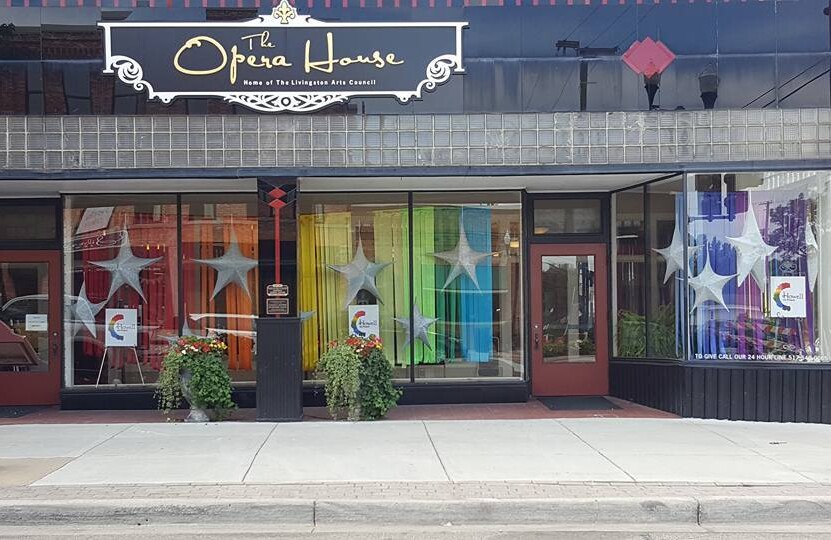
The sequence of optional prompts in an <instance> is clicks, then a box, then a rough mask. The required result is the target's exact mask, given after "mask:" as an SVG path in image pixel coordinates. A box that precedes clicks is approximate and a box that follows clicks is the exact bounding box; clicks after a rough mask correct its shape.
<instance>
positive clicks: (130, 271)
mask: <svg viewBox="0 0 831 540" xmlns="http://www.w3.org/2000/svg"><path fill="white" fill-rule="evenodd" d="M159 260H161V257H152V258H150V259H144V258H142V257H136V256H135V255H133V248H132V247H130V235H129V234H128V233H127V229H126V228H125V229H124V231H123V233H122V235H121V245H120V246H119V248H118V255H116V257H115V259H110V260H109V261H91V262H92V264H94V265H95V266H99V267H101V268H104V269H106V270H108V271H109V272H110V292H109V294H108V295H107V298H108V299H109V298H112V296H113V294H114V293H115V291H117V290H118V289H119V288H120V287H121V286H122V285H129V286H130V287H131V288H132V289H133V290H134V291H136V292H137V293H139V296H141V299H142V300H144V301H145V302H146V301H147V299H146V298H145V297H144V291H143V290H142V288H141V279H140V278H139V273H140V272H141V271H142V269H144V268H145V267H147V266H150V265H151V264H153V263H154V262H156V261H159Z"/></svg>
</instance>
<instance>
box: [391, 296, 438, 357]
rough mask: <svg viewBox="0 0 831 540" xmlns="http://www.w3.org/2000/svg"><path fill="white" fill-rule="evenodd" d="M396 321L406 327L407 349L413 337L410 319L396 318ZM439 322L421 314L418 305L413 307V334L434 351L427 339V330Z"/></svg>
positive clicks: (405, 343) (405, 344)
mask: <svg viewBox="0 0 831 540" xmlns="http://www.w3.org/2000/svg"><path fill="white" fill-rule="evenodd" d="M394 320H395V322H397V323H398V324H400V325H401V326H403V327H404V331H405V332H406V335H407V339H406V340H405V341H404V345H403V346H404V347H406V346H407V345H408V344H409V343H410V341H411V340H412V336H411V335H410V319H409V318H408V317H396V318H394ZM437 320H438V319H430V318H428V317H425V316H424V315H422V314H421V310H419V309H418V306H417V305H414V306H413V332H414V333H415V337H416V339H418V340H420V341H421V342H422V343H424V346H425V347H427V348H428V349H430V350H432V348H431V347H430V341H429V338H428V337H427V328H428V327H429V326H430V325H431V324H433V323H435V322H436V321H437Z"/></svg>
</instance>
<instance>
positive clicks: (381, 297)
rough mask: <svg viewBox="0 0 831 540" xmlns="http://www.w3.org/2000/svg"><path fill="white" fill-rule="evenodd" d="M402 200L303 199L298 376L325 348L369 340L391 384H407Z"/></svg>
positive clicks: (311, 371) (310, 371)
mask: <svg viewBox="0 0 831 540" xmlns="http://www.w3.org/2000/svg"><path fill="white" fill-rule="evenodd" d="M408 219H409V218H408V212H407V195H406V194H401V193H394V194H353V195H344V194H342V193H338V194H303V195H302V196H301V197H300V216H299V217H298V223H297V227H298V235H297V236H298V254H297V257H298V279H299V281H300V299H299V311H300V314H301V316H303V317H308V318H307V320H306V322H305V323H304V325H303V371H304V374H305V378H306V379H316V378H317V374H316V372H315V370H316V368H317V361H318V359H319V358H320V355H321V354H322V353H323V352H324V351H325V350H326V347H327V345H328V343H329V342H331V341H334V340H340V339H344V338H346V337H347V336H349V335H358V336H361V337H368V336H369V334H376V335H377V336H378V337H380V338H381V340H382V341H383V344H384V351H385V352H386V355H387V359H388V360H389V361H390V362H391V363H392V365H393V374H394V376H395V378H397V379H409V378H410V369H409V366H410V353H409V344H408V342H407V332H406V329H405V327H404V325H402V324H401V322H400V321H403V320H405V318H407V317H409V313H410V307H409V290H410V289H409V286H410V285H409V274H408V269H409V264H408V260H409V241H408V234H409V221H408Z"/></svg>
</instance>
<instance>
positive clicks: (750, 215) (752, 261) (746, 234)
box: [727, 197, 777, 290]
mask: <svg viewBox="0 0 831 540" xmlns="http://www.w3.org/2000/svg"><path fill="white" fill-rule="evenodd" d="M744 216H745V217H744V225H743V226H742V235H741V236H738V237H735V238H732V237H728V238H727V242H728V243H730V245H732V246H733V247H734V248H736V272H737V274H738V284H739V286H741V284H742V283H744V280H745V279H747V276H748V275H751V276H753V279H754V280H756V284H757V285H759V287H760V288H761V289H762V290H765V286H766V285H767V271H766V268H765V265H766V263H767V258H768V257H769V256H770V255H771V254H773V252H774V251H776V249H777V248H776V247H775V246H771V245H768V244H766V243H765V239H764V238H762V233H761V231H759V224H758V223H757V222H756V213H755V212H754V211H753V205H752V204H751V203H750V198H749V197H748V201H747V212H745V214H744Z"/></svg>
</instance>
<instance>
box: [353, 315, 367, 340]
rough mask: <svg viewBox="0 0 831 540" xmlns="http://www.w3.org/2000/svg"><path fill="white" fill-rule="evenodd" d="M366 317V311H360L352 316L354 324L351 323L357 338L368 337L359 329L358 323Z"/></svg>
mask: <svg viewBox="0 0 831 540" xmlns="http://www.w3.org/2000/svg"><path fill="white" fill-rule="evenodd" d="M365 316H366V311H363V310H360V311H356V312H355V314H354V315H353V316H352V322H351V323H349V324H350V325H351V326H352V332H354V333H355V335H356V336H358V337H361V338H364V337H366V332H364V331H363V330H361V329H360V328H358V321H360V320H361V318H362V317H365Z"/></svg>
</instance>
